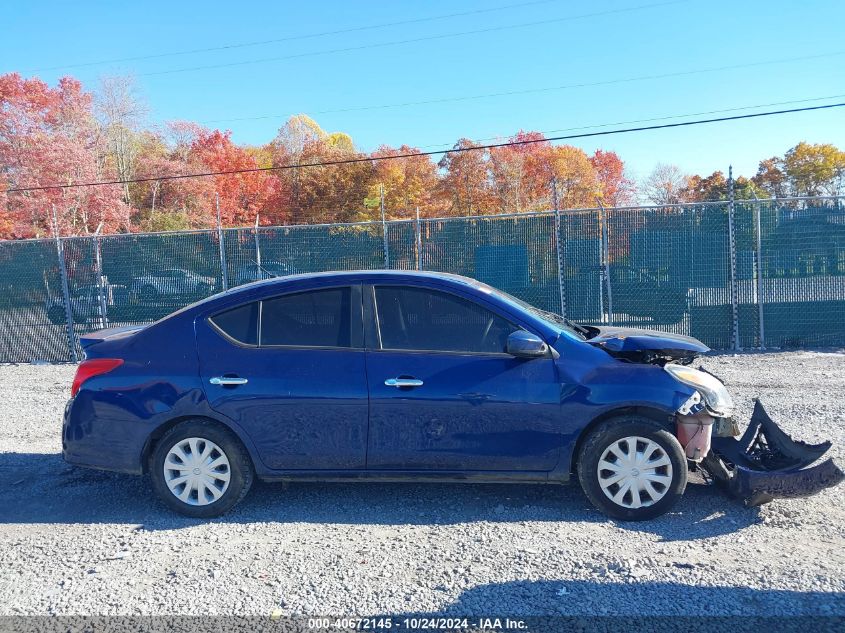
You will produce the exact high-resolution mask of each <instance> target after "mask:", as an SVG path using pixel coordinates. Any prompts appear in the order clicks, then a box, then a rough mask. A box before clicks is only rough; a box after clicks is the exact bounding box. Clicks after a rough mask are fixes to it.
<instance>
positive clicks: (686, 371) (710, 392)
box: [663, 363, 734, 418]
mask: <svg viewBox="0 0 845 633" xmlns="http://www.w3.org/2000/svg"><path fill="white" fill-rule="evenodd" d="M663 369H665V370H666V371H668V372H669V373H670V374H672V376H673V377H674V378H675V379H677V380H679V381H680V382H682V383H684V384H685V385H689V386H690V387H694V388H695V389H696V390H697V391H698V392H699V393H700V394H701V396H702V397H703V398H704V404H706V405H707V409H708V410H709V411H710V412H711V413H712V414H713V415H716V416H718V417H721V418H724V417H728V416H729V415H730V414H731V413H732V412H733V408H734V402H733V399H732V398H731V394H729V393H728V390H727V389H725V385H723V384H722V382H721V381H720V380H719V379H718V378H716V377H714V376H711V375H710V374H708V373H706V372H703V371H699V370H697V369H693V368H692V367H687V366H686V365H675V364H673V363H666V364H665V365H664V366H663Z"/></svg>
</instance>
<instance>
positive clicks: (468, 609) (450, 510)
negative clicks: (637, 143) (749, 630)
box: [0, 352, 845, 616]
mask: <svg viewBox="0 0 845 633" xmlns="http://www.w3.org/2000/svg"><path fill="white" fill-rule="evenodd" d="M705 366H706V367H707V368H708V369H710V370H712V371H713V372H715V373H716V374H717V375H719V376H721V377H722V378H723V379H725V380H726V382H727V383H728V385H729V388H730V389H731V390H732V392H733V394H734V397H735V399H736V400H737V402H738V403H739V408H740V411H739V417H740V419H743V420H747V419H748V416H749V415H750V412H751V406H752V401H751V398H752V397H753V396H755V395H760V396H761V397H762V398H763V399H764V402H765V403H766V404H767V407H768V409H769V411H770V413H772V414H773V416H774V417H775V419H776V420H778V421H779V422H780V423H781V424H782V426H784V427H785V428H786V429H787V430H788V431H790V432H791V433H793V435H794V436H795V437H797V438H799V439H804V440H808V441H818V440H821V439H824V438H829V439H831V440H833V441H834V443H835V447H834V449H833V451H834V456H836V457H837V458H838V460H839V461H840V463H843V462H845V401H844V400H843V398H842V395H843V392H845V353H843V352H835V353H830V352H827V353H823V352H789V353H772V354H743V355H739V356H731V355H724V356H714V357H711V358H708V359H707V360H706V363H705ZM73 372H74V368H73V367H72V366H29V365H19V366H2V367H0V381H1V382H2V384H3V385H4V394H3V399H2V401H0V476H2V481H3V484H2V488H0V596H2V597H3V598H2V600H0V615H13V614H124V615H133V614H242V615H247V614H254V615H262V616H266V615H269V614H272V613H275V614H333V615H371V614H401V613H427V614H435V613H459V614H482V615H483V614H491V613H492V614H513V615H519V614H523V615H529V614H534V615H539V614H558V613H563V614H576V615H580V614H622V615H624V614H686V615H702V614H743V615H756V614H768V615H772V614H815V615H825V614H837V615H845V508H843V503H842V502H843V490H845V488H843V487H839V488H838V489H834V490H828V491H826V492H825V493H823V494H820V495H818V496H816V497H813V498H811V499H807V500H793V501H776V502H775V503H773V504H770V505H767V506H765V507H763V508H759V509H744V508H742V507H741V506H740V505H738V504H736V503H735V502H732V501H730V500H729V499H727V498H725V497H724V496H722V494H720V493H719V492H718V491H717V490H715V489H713V488H710V487H708V486H705V485H703V484H702V483H701V482H698V483H696V484H695V485H691V486H690V487H689V488H688V489H687V493H686V495H685V497H684V499H683V500H682V501H681V503H679V504H678V506H677V507H676V510H675V511H674V512H673V513H671V514H669V515H667V516H665V517H662V518H660V519H658V520H655V521H652V522H650V523H640V524H624V523H618V522H614V521H610V520H608V519H606V518H605V517H604V516H603V515H601V514H599V513H598V512H597V511H595V510H593V509H592V508H591V507H590V506H589V504H588V502H587V500H586V499H585V497H584V495H583V494H582V493H581V491H580V490H579V488H578V487H577V486H575V485H573V486H541V485H522V486H516V485H441V484H420V485H417V484H383V483H381V484H314V483H307V484H306V483H301V484H290V485H280V484H273V485H269V484H258V485H256V486H255V488H254V489H253V491H252V492H251V493H250V495H249V497H248V498H247V499H246V500H245V501H244V502H243V503H242V504H241V505H240V506H239V507H238V508H236V509H235V511H234V512H232V513H231V514H230V515H228V516H226V517H224V518H222V519H218V520H214V521H208V522H202V521H196V520H191V519H186V518H182V517H180V516H177V515H174V514H171V513H170V512H168V511H167V510H165V509H164V508H163V507H162V506H161V504H159V503H158V501H157V500H156V499H155V498H154V496H153V493H152V490H151V487H150V485H149V483H148V481H147V480H146V479H143V478H136V477H131V476H124V475H116V474H109V473H102V472H96V471H86V470H83V469H76V468H71V467H69V466H67V465H65V464H64V463H63V462H62V460H61V456H60V454H59V451H60V418H61V412H62V409H63V407H64V403H65V399H66V397H67V394H68V390H69V385H70V381H71V379H72V376H73Z"/></svg>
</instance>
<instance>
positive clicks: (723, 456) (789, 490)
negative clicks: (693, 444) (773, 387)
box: [701, 400, 845, 507]
mask: <svg viewBox="0 0 845 633" xmlns="http://www.w3.org/2000/svg"><path fill="white" fill-rule="evenodd" d="M829 448H830V442H822V443H821V444H806V443H805V442H797V441H795V440H793V439H792V438H791V437H789V436H788V435H787V434H786V433H784V431H783V430H782V429H781V428H780V427H779V426H778V425H777V424H775V422H774V421H773V420H772V419H771V418H770V417H769V414H768V413H766V410H765V409H764V408H763V405H762V403H761V402H760V401H759V400H757V401H756V402H755V404H754V413H753V414H752V415H751V422H750V424H749V425H748V429H747V430H746V431H745V433H744V434H743V436H742V437H741V438H739V439H734V438H732V437H714V438H713V442H712V448H711V450H710V452H709V453H708V454H707V456H706V457H705V458H704V460H703V461H702V463H701V466H702V468H703V469H704V470H705V471H706V473H707V474H708V475H709V476H710V477H711V478H712V479H713V480H714V481H715V482H716V483H717V484H718V485H720V486H721V487H722V488H724V489H725V490H727V492H728V493H729V494H730V495H731V496H733V497H736V498H738V499H741V500H742V501H743V502H744V503H745V505H746V506H749V507H751V506H759V505H762V504H764V503H768V502H770V501H772V499H775V498H791V497H809V496H810V495H814V494H816V493H818V492H821V491H822V490H824V489H826V488H831V487H833V486H835V485H837V484H838V483H840V482H841V481H842V480H843V479H845V474H843V473H842V471H841V470H840V469H839V467H838V466H837V465H836V464H835V463H834V462H833V460H832V459H828V460H826V461H824V462H822V463H820V464H817V465H815V466H811V464H813V463H814V462H816V461H818V460H819V459H820V458H821V457H822V456H823V455H824V454H825V453H826V452H827V451H828V449H829Z"/></svg>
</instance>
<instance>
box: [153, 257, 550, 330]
mask: <svg viewBox="0 0 845 633" xmlns="http://www.w3.org/2000/svg"><path fill="white" fill-rule="evenodd" d="M379 280H384V281H386V282H392V283H400V284H401V283H403V282H411V283H413V282H418V283H419V282H422V285H427V284H426V282H433V283H432V285H433V286H437V285H441V284H443V285H452V286H453V287H454V286H463V287H464V288H466V289H468V290H470V291H472V292H473V293H475V294H480V295H486V297H487V298H488V300H492V301H493V302H494V303H495V304H497V305H499V306H500V307H501V308H504V309H505V310H506V311H508V312H512V311H513V310H514V309H518V311H519V312H520V314H522V316H523V317H524V318H526V319H528V320H530V321H532V322H535V325H537V327H538V329H540V330H547V331H549V327H550V326H549V325H548V324H545V323H543V322H542V321H541V320H538V319H537V318H536V317H533V316H531V315H529V314H527V313H525V311H524V310H523V309H522V308H516V306H514V305H513V304H512V303H511V302H509V301H507V300H505V299H503V298H502V297H501V296H499V295H498V293H497V292H496V291H495V288H492V287H491V286H489V285H488V284H486V283H484V282H481V281H478V280H476V279H472V278H470V277H464V276H463V275H456V274H454V273H441V272H435V271H420V270H391V269H380V270H342V271H325V272H315V273H299V274H295V275H286V276H284V277H274V278H272V279H265V280H261V281H254V282H252V283H248V284H243V285H240V286H236V287H234V288H230V289H229V290H226V291H224V292H220V293H217V294H214V295H211V296H210V297H206V298H205V299H201V300H200V301H197V302H196V303H193V304H191V305H189V306H185V307H184V308H182V309H181V310H177V311H176V312H174V313H173V314H171V315H169V316H168V317H165V318H164V319H162V321H167V320H168V319H171V318H174V317H179V316H180V315H188V314H189V313H190V314H194V313H196V312H198V311H213V310H216V309H221V308H223V306H225V305H226V304H227V303H228V302H230V301H232V300H236V299H237V298H238V297H239V296H240V295H244V296H245V298H247V300H251V299H252V297H250V296H249V295H253V296H254V297H256V298H260V297H261V296H262V295H264V294H265V292H266V291H268V290H269V291H270V292H272V290H273V289H274V288H276V287H278V288H279V289H282V288H287V287H289V286H293V288H292V290H294V291H296V290H297V287H299V288H301V289H302V290H303V291H305V290H309V289H311V288H318V287H320V286H325V285H327V284H331V283H332V282H340V283H356V282H362V283H367V282H371V283H373V282H375V283H378V281H379ZM438 282H440V284H438ZM443 282H445V283H443ZM312 283H313V285H312Z"/></svg>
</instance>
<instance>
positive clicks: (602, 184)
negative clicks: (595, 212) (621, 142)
mask: <svg viewBox="0 0 845 633" xmlns="http://www.w3.org/2000/svg"><path fill="white" fill-rule="evenodd" d="M590 163H591V164H592V165H593V169H594V170H595V172H596V179H597V180H598V185H599V191H600V194H599V196H600V197H601V200H602V202H603V203H604V204H606V205H608V206H612V207H619V206H623V205H627V204H632V203H633V202H634V198H635V196H636V185H635V184H634V181H633V180H631V179H630V178H628V177H627V176H626V175H625V163H624V162H622V159H621V158H619V155H618V154H617V153H616V152H608V151H605V150H601V149H597V150H596V151H595V153H594V154H593V155H592V156H591V157H590Z"/></svg>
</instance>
